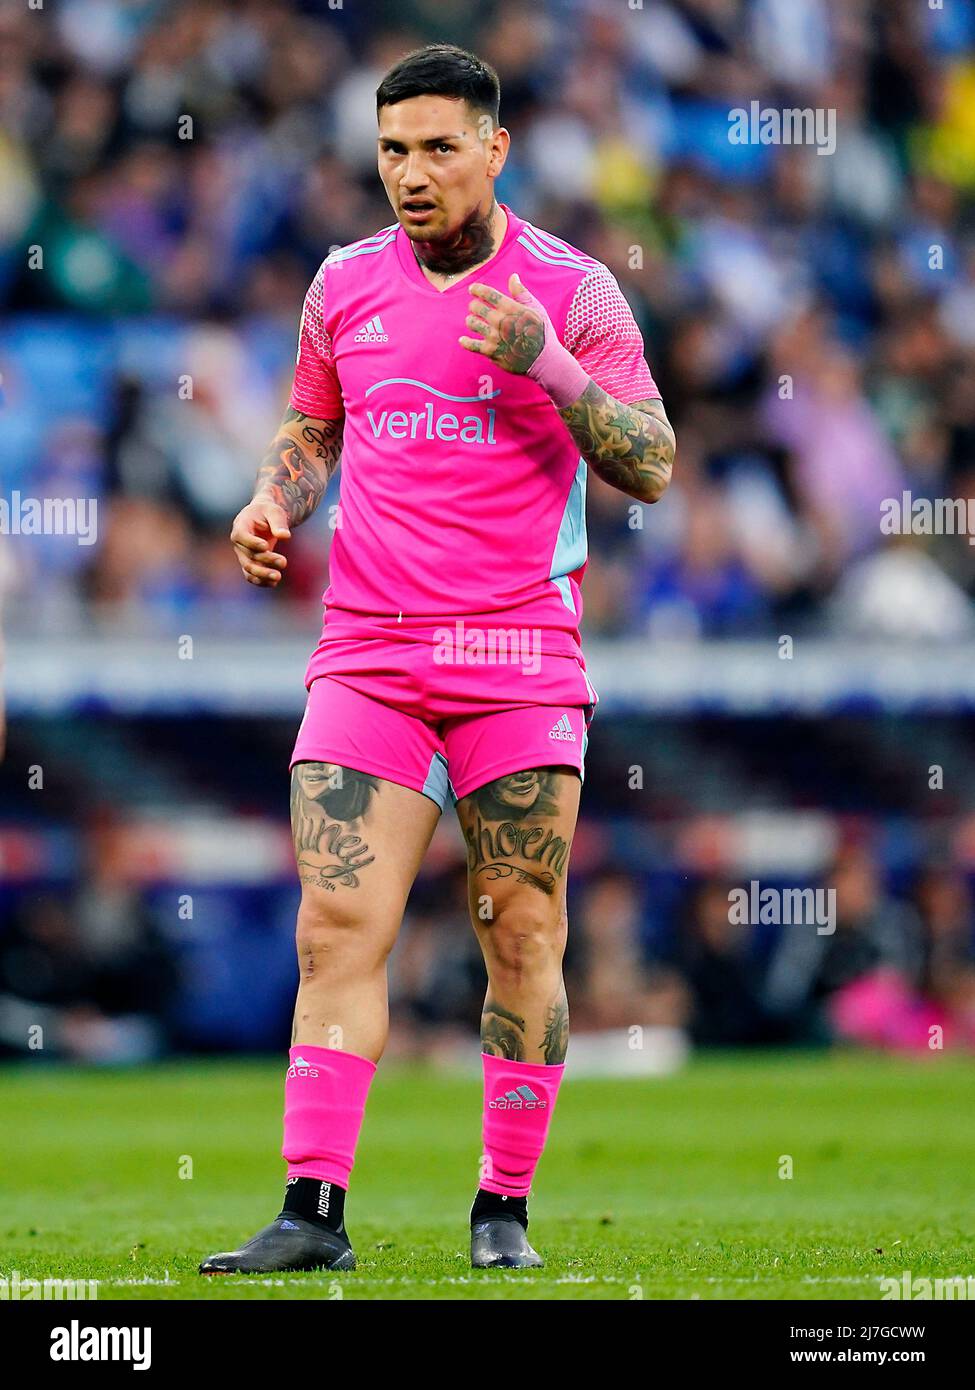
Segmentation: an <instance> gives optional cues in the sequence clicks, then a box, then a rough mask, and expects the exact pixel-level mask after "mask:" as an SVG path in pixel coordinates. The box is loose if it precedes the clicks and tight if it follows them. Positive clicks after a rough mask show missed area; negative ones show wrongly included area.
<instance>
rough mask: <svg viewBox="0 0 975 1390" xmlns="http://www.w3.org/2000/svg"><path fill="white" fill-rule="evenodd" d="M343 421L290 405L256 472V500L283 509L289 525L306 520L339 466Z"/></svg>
mask: <svg viewBox="0 0 975 1390" xmlns="http://www.w3.org/2000/svg"><path fill="white" fill-rule="evenodd" d="M344 426H345V420H344V418H340V419H337V420H318V419H315V418H314V417H313V416H311V415H304V414H302V412H301V411H300V410H295V409H294V408H293V407H291V406H289V407H288V409H287V410H286V411H285V413H284V417H283V419H282V421H281V425H280V428H279V429H278V432H277V434H276V435H275V437H274V440H273V442H272V444H271V447H270V448H269V449H268V451H267V453H266V454H265V456H264V461H263V462H262V464H261V466H260V468H259V469H258V470H257V482H256V484H255V486H254V496H255V497H269V498H271V500H272V501H274V502H277V504H278V506H280V507H283V508H284V510H285V512H286V514H287V517H288V521H289V522H290V524H291V525H292V526H297V525H298V524H299V523H300V522H302V521H306V520H307V519H308V517H310V516H311V514H312V512H313V511H314V510H315V508H316V507H317V506H318V504H319V502H320V501H321V500H322V498H323V497H324V496H325V489H326V488H327V487H328V480H329V478H331V476H332V474H333V473H334V472H335V470H336V468H338V466H339V459H340V457H341V454H342V433H343V429H344Z"/></svg>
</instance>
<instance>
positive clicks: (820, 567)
mask: <svg viewBox="0 0 975 1390" xmlns="http://www.w3.org/2000/svg"><path fill="white" fill-rule="evenodd" d="M438 39H448V40H450V41H453V42H457V43H460V44H463V45H465V46H470V47H473V48H474V49H476V50H477V51H478V52H479V53H480V54H482V55H483V56H484V57H485V58H487V59H488V60H489V61H491V62H492V63H493V64H494V65H495V66H496V67H497V68H498V70H499V73H500V76H501V80H502V89H503V97H502V120H503V122H504V123H505V124H506V125H507V126H508V127H509V128H510V130H511V132H512V136H513V146H512V152H511V157H510V158H509V160H508V163H507V166H506V168H505V170H504V173H503V175H502V177H501V179H500V180H499V182H498V187H497V193H498V196H499V199H501V200H502V201H505V202H507V203H509V204H510V205H512V206H513V207H514V208H516V209H517V211H518V212H519V213H520V214H522V215H524V216H527V217H528V218H530V219H531V220H533V221H534V222H536V223H538V224H539V225H541V226H543V227H545V228H547V229H548V230H549V231H551V232H552V233H554V234H556V235H559V236H562V237H565V238H566V239H567V240H569V241H571V242H573V243H575V244H576V245H578V246H580V247H581V248H583V249H584V250H585V251H586V252H587V253H588V254H590V255H593V256H596V257H598V258H600V259H601V260H603V261H605V263H606V264H607V265H608V266H609V267H610V268H611V270H612V271H613V272H614V274H615V275H616V276H617V278H618V279H619V282H620V284H621V286H622V287H623V289H624V292H625V293H626V295H627V298H628V299H629V301H630V303H631V305H632V307H633V309H634V312H635V314H636V316H637V319H638V321H639V323H640V325H641V328H642V330H643V333H644V337H645V342H646V352H647V357H648V360H649V362H650V365H651V368H652V370H653V372H654V375H655V377H656V379H657V381H658V384H659V385H660V388H661V391H662V393H663V397H664V400H665V402H666V404H667V407H668V409H669V413H670V416H671V419H672V420H673V422H674V425H675V427H676V431H677V436H678V460H677V466H676V473H675V481H674V483H673V486H672V487H671V489H670V491H669V493H668V495H667V497H666V499H665V501H664V503H663V505H661V506H659V507H656V508H653V509H649V508H645V509H642V521H643V525H642V527H639V528H635V527H633V525H632V524H631V522H630V515H631V514H630V511H629V508H628V503H627V500H626V499H625V498H624V497H623V496H622V495H620V494H618V493H615V492H614V491H612V490H611V489H609V488H608V487H606V486H605V485H603V484H601V483H600V482H599V480H598V479H595V478H590V484H589V513H588V525H589V538H590V553H591V559H590V564H589V569H588V572H587V576H586V583H585V588H584V597H585V604H586V611H585V622H584V638H585V641H586V648H587V652H588V655H589V662H590V669H591V671H592V674H593V678H594V681H595V684H596V687H597V690H598V691H599V693H600V696H601V704H600V708H599V711H598V714H597V719H596V722H595V723H594V726H593V730H592V738H591V744H590V753H589V762H588V769H589V770H588V776H587V781H586V792H585V797H584V802H583V814H582V819H581V822H580V827H579V831H578V836H577V841H576V847H575V850H574V854H573V871H572V876H571V880H572V881H571V890H570V892H571V896H570V922H571V937H572V941H571V947H570V956H569V960H568V975H569V989H570V999H571V1004H572V1011H573V1022H574V1027H575V1029H576V1031H577V1037H578V1041H577V1042H574V1043H573V1052H574V1065H575V1066H576V1067H577V1069H578V1072H579V1073H580V1074H582V1073H585V1072H586V1071H589V1072H593V1073H600V1072H604V1071H608V1072H614V1071H616V1072H620V1071H621V1072H624V1073H625V1072H627V1071H632V1070H636V1071H640V1070H646V1071H654V1070H660V1071H666V1070H668V1069H670V1068H672V1067H674V1066H676V1065H678V1064H679V1063H680V1061H681V1059H682V1058H683V1057H684V1056H685V1054H686V1050H687V1046H688V1042H690V1043H691V1044H692V1045H694V1044H702V1045H709V1044H710V1045H732V1046H753V1045H754V1046H761V1045H764V1044H769V1045H791V1044H797V1043H802V1044H807V1045H812V1046H820V1047H821V1046H824V1045H826V1044H828V1043H829V1042H830V1041H831V1040H834V1039H837V1038H846V1039H848V1040H853V1041H858V1042H861V1043H868V1044H870V1045H873V1046H883V1047H888V1048H893V1049H906V1050H916V1051H921V1052H926V1051H927V1050H928V1042H929V1036H930V1035H929V1028H930V1026H931V1024H932V1023H938V1024H940V1025H941V1026H943V1027H944V1029H945V1039H946V1045H947V1046H949V1047H951V1048H952V1049H955V1050H962V1049H966V1048H971V1047H972V1046H973V1045H975V955H973V951H975V937H973V928H975V918H973V899H972V880H973V874H975V800H973V788H975V745H973V742H972V716H973V708H975V608H973V602H972V600H973V595H975V550H973V549H972V548H971V546H970V545H969V543H968V538H967V537H966V536H936V537H928V536H885V535H884V534H882V532H881V527H880V517H881V507H880V504H881V501H882V499H884V498H888V497H894V498H898V497H900V495H901V493H902V491H904V490H909V491H911V493H912V494H913V495H914V496H915V497H927V498H951V497H960V498H969V497H972V496H975V488H973V483H975V240H973V236H972V220H971V213H972V191H973V188H975V63H973V59H972V47H973V39H975V23H973V12H972V9H971V8H970V7H969V6H966V5H962V4H951V3H948V4H946V5H945V6H944V8H943V9H930V8H928V7H927V6H926V5H924V4H921V3H914V2H913V0H886V2H885V3H882V4H881V3H876V4H874V3H868V0H845V3H843V4H831V3H828V2H827V0H683V3H678V0H659V2H658V0H645V3H644V4H643V5H642V6H639V7H632V8H631V6H630V5H629V4H628V3H627V2H626V0H592V2H591V3H590V2H588V0H587V2H584V0H546V3H542V0H533V2H532V3H520V0H497V3H487V2H486V0H477V2H476V3H475V0H395V3H384V2H383V0H370V3H368V4H365V3H359V2H357V0H346V2H345V3H344V4H342V5H341V6H339V7H337V8H334V9H333V8H331V7H330V6H329V5H328V4H327V3H313V0H307V3H300V2H299V0H294V3H291V2H290V0H288V2H285V0H266V2H265V0H262V3H246V2H245V3H236V4H231V3H224V2H223V0H194V3H192V4H178V3H167V2H161V0H145V2H141V0H132V2H131V3H126V4H123V3H106V2H103V0H62V3H60V4H58V5H57V6H51V7H49V8H45V9H43V10H41V11H30V10H28V8H27V7H26V6H25V5H22V4H3V5H0V113H2V133H0V300H2V304H3V320H2V324H0V373H2V383H0V385H2V392H3V400H2V412H0V436H2V441H0V457H2V478H3V493H4V495H5V496H7V497H10V496H11V495H12V494H13V493H14V491H19V492H20V493H21V494H22V495H23V496H31V497H36V498H45V497H50V498H64V497H85V498H95V499H97V503H98V541H97V544H96V545H93V546H81V545H78V544H77V543H76V541H75V539H74V538H73V537H67V536H52V535H48V536H42V537H37V538H28V537H23V536H21V537H17V536H0V563H2V567H3V591H4V600H5V602H4V610H5V611H4V628H5V636H6V660H5V682H6V692H7V703H8V715H9V727H8V730H7V752H6V759H5V762H4V764H3V767H2V769H0V775H2V804H0V919H2V925H0V1048H2V1049H3V1051H4V1053H5V1054H6V1055H8V1056H10V1057H16V1056H17V1055H18V1054H19V1055H22V1056H24V1057H26V1056H28V1055H29V1052H28V1048H27V1025H28V1023H30V1024H34V1023H38V1022H40V1023H42V1024H43V1026H44V1037H45V1044H44V1049H43V1057H41V1056H39V1057H38V1058H37V1060H38V1061H42V1060H43V1058H55V1057H68V1058H72V1059H80V1060H85V1061H93V1062H116V1063H121V1062H130V1063H138V1062H141V1061H144V1060H146V1059H149V1058H153V1057H163V1056H166V1055H168V1054H170V1053H172V1052H179V1051H186V1050H189V1051H193V1052H207V1051H215V1052H237V1051H247V1050H258V1051H260V1050H265V1051H276V1052H280V1050H281V1049H282V1048H283V1047H284V1046H286V1043H287V1037H288V1029H289V1024H290V1012H291V1005H292V1000H293V989H294V984H295V967H294V962H293V940H292V934H293V922H294V911H295V907H296V902H297V889H296V884H295V881H294V874H293V867H292V858H291V849H290V840H289V833H288V826H287V819H286V817H287V774H286V762H287V756H288V753H289V751H290V747H291V742H292V739H293V735H294V731H295V728H296V725H297V722H298V719H299V718H300V714H301V709H302V703H303V693H304V692H303V689H302V681H301V678H302V673H303V670H304V664H305V660H306V658H307V655H308V653H309V652H310V650H311V648H312V646H313V644H314V642H315V641H316V639H317V635H318V630H319V623H320V606H319V605H320V596H321V592H322V589H323V587H324V584H325V582H326V565H327V550H328V543H329V536H330V531H329V516H330V510H329V509H330V507H331V506H332V505H334V503H335V501H336V500H337V483H338V480H337V479H336V480H333V485H332V488H331V490H330V492H329V495H328V498H327V499H326V502H325V504H323V506H322V507H321V508H320V510H319V512H318V514H317V515H316V516H315V517H314V518H313V519H312V521H311V522H309V523H308V524H306V525H305V526H304V527H302V528H301V530H300V531H299V532H298V533H297V535H296V537H295V540H294V542H293V543H292V545H291V549H290V552H289V570H288V577H287V581H286V583H285V585H284V586H283V588H282V590H281V592H279V593H275V594H270V593H267V592H264V591H257V590H255V589H253V588H251V587H249V586H247V585H245V584H244V583H243V582H242V580H241V577H240V575H239V573H238V570H237V565H236V562H235V560H234V557H233V555H232V552H231V549H230V546H229V544H228V542H227V534H228V529H229V522H230V519H231V517H232V516H233V515H234V513H235V512H236V510H237V509H238V508H239V507H240V506H241V505H242V504H243V502H244V501H246V500H247V498H248V497H249V495H250V484H251V481H252V479H253V475H254V472H255V469H256V466H257V463H258V460H259V458H260V455H261V453H262V450H263V448H264V446H265V444H266V441H267V440H268V439H269V438H270V437H271V435H272V431H273V429H274V427H275V425H276V423H277V420H278V419H279V416H280V413H281V410H282V407H283V404H284V402H285V400H286V395H287V390H288V386H289V383H290V375H291V370H292V366H293V360H294V343H295V336H296V326H297V320H298V314H299V311H300V305H301V299H302V295H303V293H304V290H305V288H306V286H307V284H308V282H309V281H310V279H311V277H312V275H313V274H314V272H315V270H316V268H317V266H318V264H319V263H320V261H321V260H322V258H323V256H324V255H325V254H326V253H327V251H328V249H329V248H330V247H331V246H333V245H335V244H341V243H345V242H348V241H351V240H354V239H355V238H357V237H360V236H363V235H366V234H368V233H370V232H372V231H373V230H375V228H377V227H379V226H382V225H386V224H387V223H388V222H389V221H390V220H391V213H390V209H389V207H388V204H387V203H386V201H385V198H384V196H383V193H382V189H381V186H380V184H379V182H378V179H377V176H376V171H375V145H374V101H373V94H374V89H375V87H376V85H377V82H378V79H379V77H380V75H381V73H382V72H383V70H384V69H385V68H386V67H387V66H388V65H389V64H390V63H391V62H392V61H393V60H395V58H396V57H397V56H399V55H400V54H402V53H403V52H404V51H406V50H408V49H409V48H410V47H413V46H416V45H417V44H419V43H421V42H425V41H431V40H438ZM755 99H757V100H759V101H761V102H762V104H763V105H771V106H778V107H781V106H789V105H792V106H810V107H821V108H827V109H830V108H831V109H835V111H836V118H837V146H836V151H835V153H833V154H830V155H829V156H825V155H819V154H817V152H816V150H815V149H814V148H811V147H808V146H806V147H788V146H776V145H761V144H747V145H735V144H732V143H731V142H730V141H729V139H728V112H729V110H730V109H731V108H732V107H745V108H746V109H747V108H748V106H749V103H750V102H751V101H752V100H755ZM186 116H189V117H191V118H192V120H191V125H190V126H189V127H188V126H187V125H186V123H185V120H184V119H183V118H185V117H186ZM181 134H182V135H183V136H186V135H188V136H189V138H180V136H181ZM37 246H40V247H42V248H43V256H44V261H43V267H42V268H32V267H31V260H30V248H31V247H37ZM933 247H935V248H940V256H937V257H935V258H934V259H935V261H936V264H934V265H933V264H932V248H933ZM784 375H787V376H788V377H789V378H791V380H792V383H793V391H792V396H791V398H789V397H788V396H786V398H785V399H783V398H782V391H781V382H782V379H783V376H784ZM187 379H191V382H192V388H191V395H189V394H188V392H187V390H186V382H187ZM187 638H190V639H191V643H190V644H188V643H187V641H186V639H187ZM783 638H788V639H791V648H790V643H789V642H783V640H782V639H783ZM38 768H40V769H41V771H42V776H43V785H42V786H40V787H39V786H37V785H36V769H38ZM933 769H934V771H932V770H933ZM937 769H941V773H940V775H939V773H938V772H937ZM463 878H464V868H463V855H462V845H461V841H460V837H459V832H458V831H457V829H456V826H455V824H454V823H453V818H452V817H450V816H445V817H444V819H443V822H442V824H441V827H440V830H439V831H438V833H437V837H436V840H435V842H434V846H433V848H432V850H431V853H430V856H429V858H428V861H427V863H426V865H425V867H424V870H423V872H422V874H421V877H420V879H419V881H418V883H417V886H416V889H415V892H414V894H413V896H412V898H411V902H410V907H409V911H408V914H407V919H406V922H405V925H404V931H403V936H402V940H401V943H400V945H399V946H398V947H397V950H396V952H395V953H394V956H393V959H392V975H391V980H392V989H393V1001H394V1002H393V1036H392V1041H391V1048H390V1051H391V1054H392V1055H398V1056H411V1057H433V1058H436V1059H441V1060H442V1059H444V1058H451V1057H455V1056H460V1057H462V1058H466V1059H468V1060H469V1061H470V1060H472V1059H473V1058H474V1057H475V1056H476V1047H477V1043H476V1020H477V1016H478V1013H479V1007H480V998H481V991H482V979H483V976H482V969H481V966H480V962H479V960H478V958H477V955H476V947H475V943H474V940H473V936H472V934H471V933H470V930H469V927H468V926H467V925H466V916H465V906H464V894H463ZM753 879H756V880H760V881H761V883H762V884H763V886H764V885H770V886H782V887H787V886H794V887H803V886H821V885H829V886H835V887H836V888H837V890H838V907H839V917H840V929H839V931H838V932H837V934H836V938H835V939H834V940H833V942H832V944H830V945H829V949H827V948H826V945H825V944H824V946H823V950H822V954H821V956H816V953H815V951H814V952H813V953H812V955H810V952H809V950H805V949H803V948H802V947H801V946H800V948H799V949H797V944H796V941H795V939H794V937H792V936H790V934H789V933H787V932H783V931H780V930H778V929H776V928H775V927H757V928H754V929H750V928H740V927H735V926H733V925H732V924H731V923H730V922H729V920H728V908H727V903H728V899H727V894H728V890H729V888H730V887H733V886H741V885H745V886H747V885H748V883H749V882H750V881H751V880H753ZM805 930H806V932H807V934H808V928H807V929H805ZM829 940H830V939H829V938H822V941H823V942H824V943H826V942H829ZM878 972H879V973H878ZM864 982H867V983H866V984H864ZM858 989H859V990H860V992H859V993H858V992H857V991H858ZM871 989H874V990H875V992H874V993H872V994H871V993H870V990H871ZM864 990H866V991H867V993H866V995H865V994H864V993H863V991H864ZM876 991H879V993H877V992H876ZM871 1000H873V1001H874V1002H875V1003H876V1002H877V1001H878V1000H879V1001H881V1003H882V1005H883V1007H881V1008H880V1009H879V1012H878V1010H877V1009H874V1010H873V1011H871V1008H870V1001H871ZM634 1028H636V1029H637V1030H638V1031H637V1033H636V1034H635V1033H634V1032H633V1029H634ZM640 1030H642V1031H640ZM584 1034H585V1035H587V1040H586V1041H583V1037H582V1035H584ZM634 1038H637V1039H638V1042H637V1043H636V1044H634Z"/></svg>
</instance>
